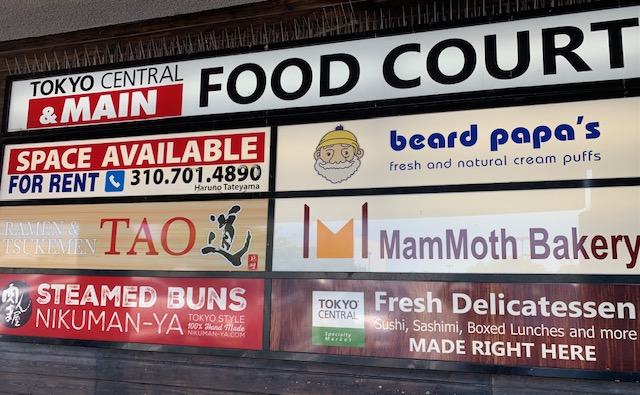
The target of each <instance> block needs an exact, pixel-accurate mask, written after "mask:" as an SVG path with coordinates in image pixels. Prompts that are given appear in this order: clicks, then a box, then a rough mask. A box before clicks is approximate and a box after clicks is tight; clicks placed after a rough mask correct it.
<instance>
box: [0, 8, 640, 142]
mask: <svg viewBox="0 0 640 395" xmlns="http://www.w3.org/2000/svg"><path fill="white" fill-rule="evenodd" d="M639 14H640V7H637V6H634V7H623V8H617V9H610V10H599V11H592V12H583V13H576V14H568V15H559V16H551V17H544V18H537V19H527V20H523V21H511V22H504V23H494V24H490V25H479V26H471V27H462V28H456V29H445V30H436V31H428V32H421V33H412V34H400V35H394V36H387V37H378V38H369V39H363V40H354V41H348V42H341V43H333V44H324V45H313V46H305V47H299V48H291V49H283V50H276V51H264V52H256V53H249V54H242V55H235V56H222V57H214V58H204V59H197V60H189V61H183V62H172V63H164V64H156V65H149V66H140V67H130V68H121V69H111V70H104V71H96V72H89V73H81V74H65V75H60V76H51V77H45V78H35V79H25V80H19V79H16V80H14V81H12V82H11V94H10V98H9V102H10V109H9V115H8V126H7V130H8V131H9V132H17V131H23V130H31V129H42V128H58V127H67V126H77V125H94V124H104V123H113V122H127V121H135V120H148V119H160V118H171V117H179V116H198V115H212V114H230V113H242V112H248V111H264V110H274V109H285V108H301V107H311V106H323V105H336V104H344V103H358V102H362V101H365V100H366V101H371V100H389V99H397V98H406V97H428V96H434V95H443V94H451V93H461V92H476V91H486V90H499V89H507V88H516V87H533V86H555V85H558V84H570V83H582V82H592V81H608V80H619V79H630V78H638V77H639V76H640V73H639V70H640V56H639V55H640V35H639V34H638V31H639V30H638V29H639V27H638V19H639Z"/></svg>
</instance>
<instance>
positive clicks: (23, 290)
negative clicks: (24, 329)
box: [0, 281, 31, 328]
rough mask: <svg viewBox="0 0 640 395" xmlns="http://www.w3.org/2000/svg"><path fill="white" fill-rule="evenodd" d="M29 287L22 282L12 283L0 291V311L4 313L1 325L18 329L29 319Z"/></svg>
mask: <svg viewBox="0 0 640 395" xmlns="http://www.w3.org/2000/svg"><path fill="white" fill-rule="evenodd" d="M28 291H29V286H28V285H27V284H25V283H23V282H22V281H13V282H11V283H10V284H9V285H7V286H6V287H5V288H4V290H3V291H2V304H1V305H0V310H2V312H4V319H3V320H2V324H3V325H4V326H6V327H7V328H19V327H21V326H23V325H24V324H26V323H27V321H29V318H31V297H30V296H29V292H28Z"/></svg>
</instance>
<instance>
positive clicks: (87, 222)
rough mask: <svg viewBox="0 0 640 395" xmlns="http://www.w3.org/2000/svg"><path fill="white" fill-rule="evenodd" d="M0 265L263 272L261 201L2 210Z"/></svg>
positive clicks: (263, 210)
mask: <svg viewBox="0 0 640 395" xmlns="http://www.w3.org/2000/svg"><path fill="white" fill-rule="evenodd" d="M0 218H1V220H0V266H2V267H13V268H26V267H33V268H66V269H113V270H182V271H184V270H201V271H220V270H224V271H229V270H233V271H246V270H264V265H265V249H266V233H267V200H266V199H265V200H257V199H254V200H250V201H249V200H245V201H225V200H216V201H206V202H167V203H127V204H92V205H89V204H87V205H63V206H21V207H17V206H16V207H0Z"/></svg>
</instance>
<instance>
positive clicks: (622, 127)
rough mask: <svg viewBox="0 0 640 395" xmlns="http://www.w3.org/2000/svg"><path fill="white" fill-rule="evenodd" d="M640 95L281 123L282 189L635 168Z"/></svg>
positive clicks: (614, 172)
mask: <svg viewBox="0 0 640 395" xmlns="http://www.w3.org/2000/svg"><path fill="white" fill-rule="evenodd" d="M639 108H640V99H639V98H637V97H633V98H624V99H610V100H594V101H581V102H572V103H554V104H544V105H534V106H522V107H506V108H492V109H481V110H468V111H456V112H446V113H431V114H420V115H407V116H397V117H386V118H376V119H366V120H356V121H348V120H345V121H343V122H333V123H320V124H304V125H291V126H281V127H278V144H277V145H278V147H277V153H278V158H277V162H278V167H277V176H276V189H277V190H278V191H296V190H323V189H360V188H385V187H405V186H423V185H451V184H477V183H496V182H514V181H520V182H524V181H549V180H576V179H585V178H595V179H603V178H617V177H630V178H631V177H639V176H640V158H639V156H638V147H639V146H640V117H639V116H638V114H639V111H640V110H639Z"/></svg>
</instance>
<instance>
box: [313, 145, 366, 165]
mask: <svg viewBox="0 0 640 395" xmlns="http://www.w3.org/2000/svg"><path fill="white" fill-rule="evenodd" d="M362 154H363V152H362V150H357V151H356V148H355V147H354V146H353V145H351V144H332V145H327V146H325V147H321V148H319V149H318V150H316V153H315V158H316V159H322V161H323V162H325V163H343V162H351V161H353V157H354V156H356V155H357V156H358V157H361V156H362Z"/></svg>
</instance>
